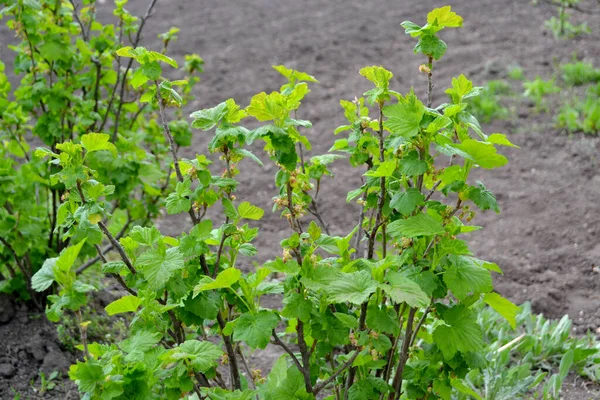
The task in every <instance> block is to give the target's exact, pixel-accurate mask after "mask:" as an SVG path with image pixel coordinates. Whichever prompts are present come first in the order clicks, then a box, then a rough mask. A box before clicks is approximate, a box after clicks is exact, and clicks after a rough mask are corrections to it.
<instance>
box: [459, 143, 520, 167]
mask: <svg viewBox="0 0 600 400" xmlns="http://www.w3.org/2000/svg"><path fill="white" fill-rule="evenodd" d="M454 147H456V148H457V149H459V150H462V151H464V152H465V153H467V154H468V155H469V156H471V157H472V158H473V161H474V162H475V164H478V165H479V166H480V167H482V168H486V169H492V168H497V167H501V166H503V165H505V164H506V163H507V162H508V160H507V159H506V157H504V156H503V155H501V154H498V153H497V151H496V148H495V147H494V145H493V144H491V143H486V142H479V141H477V140H473V139H467V140H465V141H464V142H462V143H461V144H457V145H454Z"/></svg>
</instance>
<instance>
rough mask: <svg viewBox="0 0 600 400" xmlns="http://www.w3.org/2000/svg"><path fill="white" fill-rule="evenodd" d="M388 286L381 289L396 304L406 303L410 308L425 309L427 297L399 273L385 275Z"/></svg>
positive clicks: (413, 283)
mask: <svg viewBox="0 0 600 400" xmlns="http://www.w3.org/2000/svg"><path fill="white" fill-rule="evenodd" d="M387 280H388V282H389V285H388V284H383V285H381V288H382V289H383V290H384V291H385V292H386V293H387V295H388V296H390V299H392V300H393V301H394V303H396V304H401V303H406V304H408V305H409V306H410V307H427V305H428V304H429V296H427V294H426V293H425V292H424V291H423V289H421V287H420V286H419V285H418V284H417V283H416V282H414V281H412V280H410V279H409V278H407V277H406V276H404V275H402V274H401V273H399V272H394V271H390V272H389V273H388V275H387Z"/></svg>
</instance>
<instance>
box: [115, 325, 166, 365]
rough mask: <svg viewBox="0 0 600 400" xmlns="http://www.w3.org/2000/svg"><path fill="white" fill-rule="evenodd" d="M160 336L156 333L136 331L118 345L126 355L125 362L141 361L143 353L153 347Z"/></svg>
mask: <svg viewBox="0 0 600 400" xmlns="http://www.w3.org/2000/svg"><path fill="white" fill-rule="evenodd" d="M161 338H162V335H161V334H160V333H158V332H149V331H146V330H138V331H136V332H135V333H134V334H133V335H131V336H129V338H128V339H126V340H123V341H122V342H121V343H119V347H120V348H121V350H123V351H124V352H126V353H129V354H127V356H126V357H125V360H126V361H141V360H143V359H144V353H146V352H147V351H148V350H150V349H151V348H152V347H154V346H155V345H156V344H157V343H158V342H160V339H161Z"/></svg>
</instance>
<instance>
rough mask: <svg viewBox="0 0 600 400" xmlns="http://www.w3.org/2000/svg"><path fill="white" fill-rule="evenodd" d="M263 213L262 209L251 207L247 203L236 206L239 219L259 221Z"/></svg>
mask: <svg viewBox="0 0 600 400" xmlns="http://www.w3.org/2000/svg"><path fill="white" fill-rule="evenodd" d="M264 213H265V212H264V210H263V209H261V208H259V207H256V206H253V205H252V204H250V203H248V202H247V201H245V202H243V203H241V204H240V205H239V206H238V214H239V216H240V218H245V219H251V220H259V219H261V218H262V217H263V215H264Z"/></svg>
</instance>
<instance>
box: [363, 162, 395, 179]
mask: <svg viewBox="0 0 600 400" xmlns="http://www.w3.org/2000/svg"><path fill="white" fill-rule="evenodd" d="M395 169H396V161H393V160H392V161H384V162H382V163H381V164H379V166H378V167H377V169H376V170H369V171H367V172H366V173H365V176H372V177H377V178H379V177H384V176H392V174H393V173H394V170H395Z"/></svg>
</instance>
